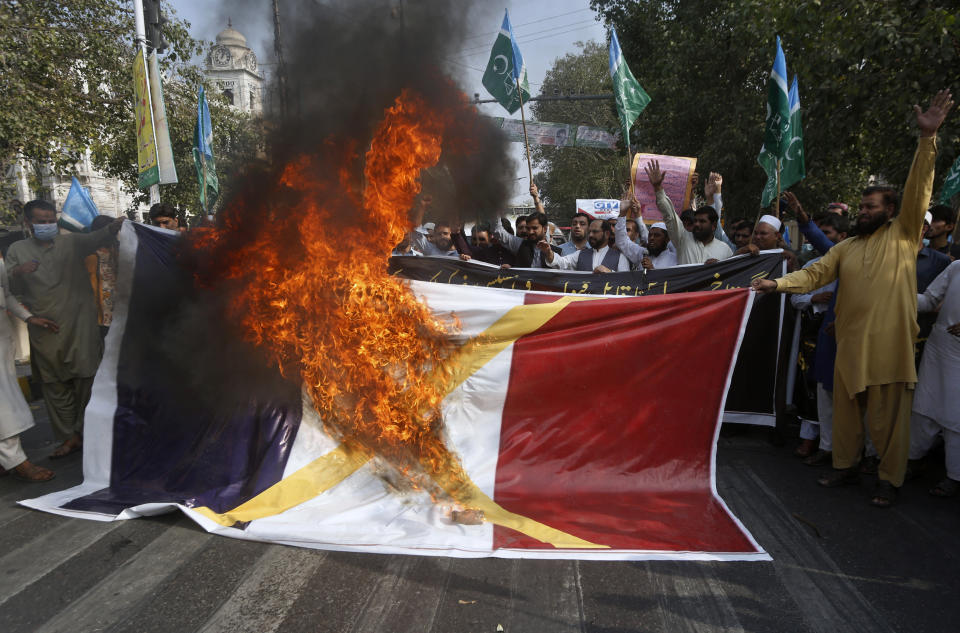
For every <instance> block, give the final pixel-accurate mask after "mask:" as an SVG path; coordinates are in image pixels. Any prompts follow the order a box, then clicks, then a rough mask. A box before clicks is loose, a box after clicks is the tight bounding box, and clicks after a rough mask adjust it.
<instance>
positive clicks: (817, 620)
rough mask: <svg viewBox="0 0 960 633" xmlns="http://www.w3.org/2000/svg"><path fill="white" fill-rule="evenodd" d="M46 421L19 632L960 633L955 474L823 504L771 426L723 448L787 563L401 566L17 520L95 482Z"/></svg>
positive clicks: (86, 524) (151, 523)
mask: <svg viewBox="0 0 960 633" xmlns="http://www.w3.org/2000/svg"><path fill="white" fill-rule="evenodd" d="M34 404H35V405H36V404H39V403H34ZM35 414H36V415H37V418H38V426H37V427H35V428H34V429H31V430H30V431H28V432H27V433H26V434H25V437H24V444H25V446H26V447H27V450H28V452H29V454H30V455H31V457H35V458H37V461H38V462H39V463H42V464H45V465H49V466H51V467H53V468H54V469H55V470H56V471H57V475H58V476H57V479H55V480H54V481H52V482H50V483H47V484H22V483H20V482H17V481H14V480H13V479H12V478H10V477H0V631H2V632H3V633H15V632H19V631H42V632H53V631H64V632H71V633H76V632H84V631H123V632H126V631H138V632H141V631H142V632H154V631H155V632H161V631H163V632H167V631H177V632H181V631H182V632H186V631H204V632H215V631H224V632H225V631H231V632H237V631H251V632H254V631H255V632H258V633H263V632H270V631H283V632H287V631H289V632H298V631H304V632H307V631H310V632H317V631H337V632H351V633H366V632H370V631H389V632H391V633H393V632H398V633H400V632H404V631H411V632H412V631H417V632H428V631H435V632H438V633H440V632H443V633H446V632H452V633H472V632H478V633H480V632H487V633H494V632H496V631H499V630H501V629H502V630H503V631H507V632H517V633H520V632H530V633H535V632H545V633H547V632H549V633H565V632H586V631H589V632H591V633H619V632H628V631H670V632H684V631H710V632H713V631H717V632H719V631H724V632H729V631H756V632H763V633H766V632H771V633H773V632H776V633H790V632H797V633H800V632H808V631H815V632H823V633H842V632H847V631H850V632H864V633H866V632H868V631H869V632H871V633H884V632H889V631H909V632H911V633H922V632H927V631H930V632H945V633H946V632H953V631H957V630H960V624H958V623H957V620H958V616H960V604H958V603H960V600H958V596H960V498H954V499H946V500H944V499H936V498H932V497H930V496H929V495H928V494H927V493H926V490H927V488H929V487H930V486H931V485H932V484H933V483H935V482H936V481H937V479H938V476H939V475H940V474H941V473H942V468H941V469H939V472H938V471H936V470H935V471H934V472H931V473H930V474H928V475H927V476H926V477H924V478H922V479H920V480H917V481H912V482H908V483H907V485H906V486H905V488H904V490H903V494H902V495H901V502H900V504H899V505H897V506H896V507H894V508H892V509H890V510H879V509H875V508H872V507H869V506H868V504H867V498H868V496H869V493H870V489H871V488H870V486H871V485H872V481H871V479H870V478H866V479H865V480H864V483H863V484H861V486H859V487H849V488H844V489H840V490H823V489H820V488H819V487H818V486H816V484H815V483H814V479H815V477H816V475H817V474H818V473H819V472H820V469H817V468H810V467H806V466H803V465H802V464H800V462H799V460H797V459H796V458H794V457H792V456H791V454H790V450H791V449H792V443H791V442H788V443H787V445H786V446H783V447H774V446H772V445H771V444H770V443H768V442H767V432H766V430H763V429H754V430H750V431H749V432H747V433H744V434H740V435H736V436H733V437H727V438H721V440H720V450H719V462H720V466H719V469H718V487H719V490H720V493H721V496H723V497H724V499H725V500H726V501H727V503H728V504H729V505H730V507H731V509H732V510H733V511H734V513H735V514H736V515H737V516H738V517H740V518H741V520H742V521H743V522H744V523H745V524H746V526H747V527H748V529H749V530H751V532H752V533H753V535H754V537H755V538H756V539H757V540H758V541H759V542H760V544H761V545H762V546H763V547H764V548H766V550H767V551H768V552H769V553H770V554H771V556H772V557H773V561H772V562H762V563H758V562H641V563H638V562H588V561H548V560H500V559H451V558H428V557H417V556H388V555H373V554H356V553H343V552H323V551H315V550H306V549H298V548H293V547H285V546H280V545H263V544H258V543H251V542H247V541H239V540H234V539H229V538H225V537H219V536H211V535H208V534H207V533H205V532H203V531H202V530H200V529H199V528H198V527H197V526H196V525H195V524H194V523H193V522H192V521H190V520H189V519H187V518H185V517H184V516H182V515H179V514H169V515H165V516H161V517H154V518H144V519H136V520H132V521H121V522H113V523H101V522H95V521H84V520H80V519H68V518H63V517H59V516H55V515H50V514H45V513H42V512H37V511H33V510H28V509H26V508H22V507H19V506H17V505H15V501H16V500H17V499H22V498H28V497H35V496H39V495H41V494H44V493H46V492H51V491H54V490H60V489H63V488H66V487H68V486H72V485H75V484H77V483H79V482H80V481H81V476H82V475H81V458H80V457H79V456H74V457H70V458H67V459H66V460H63V461H58V462H49V461H47V460H46V455H48V454H49V453H50V451H52V449H53V447H54V445H53V443H52V441H51V440H50V438H51V433H50V429H49V425H48V424H46V423H45V420H44V419H43V417H44V416H43V414H42V411H41V410H40V409H39V408H37V410H36V411H35Z"/></svg>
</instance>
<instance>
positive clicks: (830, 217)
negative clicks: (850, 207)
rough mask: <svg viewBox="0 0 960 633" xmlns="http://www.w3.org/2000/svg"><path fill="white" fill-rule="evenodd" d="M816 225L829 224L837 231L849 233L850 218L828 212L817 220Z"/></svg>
mask: <svg viewBox="0 0 960 633" xmlns="http://www.w3.org/2000/svg"><path fill="white" fill-rule="evenodd" d="M817 226H829V227H831V228H832V229H833V230H834V231H836V232H837V233H849V232H850V219H849V218H848V217H846V216H844V215H837V214H836V213H828V214H826V215H825V216H823V217H822V218H820V220H819V221H817Z"/></svg>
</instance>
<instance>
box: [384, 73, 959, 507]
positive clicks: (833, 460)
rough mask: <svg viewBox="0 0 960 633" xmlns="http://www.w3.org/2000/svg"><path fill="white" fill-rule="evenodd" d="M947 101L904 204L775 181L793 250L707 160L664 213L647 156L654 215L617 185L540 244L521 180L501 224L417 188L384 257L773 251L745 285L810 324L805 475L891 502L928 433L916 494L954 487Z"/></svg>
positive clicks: (668, 261)
mask: <svg viewBox="0 0 960 633" xmlns="http://www.w3.org/2000/svg"><path fill="white" fill-rule="evenodd" d="M952 107H953V101H952V98H951V95H950V93H949V92H948V91H943V92H941V93H939V94H938V95H936V97H934V99H933V101H932V102H931V105H930V107H929V108H928V109H927V110H925V111H922V110H920V109H919V108H917V123H918V126H919V128H920V142H919V147H918V150H917V154H916V158H915V160H914V163H913V166H912V169H911V172H910V178H909V179H908V181H907V183H906V187H905V189H904V192H903V202H902V203H901V201H900V195H899V194H898V192H897V190H896V189H894V188H893V187H890V186H886V185H876V186H871V187H867V188H866V189H865V190H864V191H863V195H862V199H861V202H860V205H859V210H858V212H857V213H856V215H855V217H851V215H852V214H851V210H850V208H849V207H848V206H847V205H846V204H844V203H842V202H835V203H831V204H829V205H827V207H826V208H825V209H823V210H822V211H821V212H820V213H817V214H815V215H814V216H813V217H811V216H810V215H809V214H807V213H806V212H805V211H804V209H803V207H802V205H801V203H800V201H799V200H798V199H797V197H796V196H795V195H793V194H792V193H790V192H785V194H784V196H783V199H782V201H783V204H784V206H785V207H786V209H787V210H789V213H791V214H792V215H793V216H794V217H795V218H796V221H797V227H798V229H799V231H800V232H801V233H802V235H803V237H804V238H805V241H806V243H805V244H804V246H803V247H802V248H801V249H799V250H797V251H794V250H792V249H791V248H790V247H789V244H788V239H787V236H786V235H785V231H786V227H785V225H784V223H783V221H782V220H781V219H779V218H778V217H775V216H774V215H762V216H761V217H760V218H758V219H757V220H756V221H751V220H749V219H746V218H740V219H735V220H732V221H728V222H726V223H721V221H720V217H721V213H722V211H723V199H722V187H723V178H722V176H721V175H720V174H717V173H711V174H710V175H709V177H708V178H707V179H706V182H705V184H704V188H703V195H702V197H701V204H694V205H692V206H691V208H689V209H685V210H684V211H683V212H681V213H679V214H678V213H677V211H676V209H675V207H674V202H673V201H672V200H671V199H670V198H669V196H667V194H666V193H665V192H664V190H663V182H664V179H665V176H666V174H665V173H664V172H663V171H662V170H661V168H660V165H659V164H658V163H657V162H656V161H651V162H650V163H648V164H647V165H645V166H644V171H645V173H646V177H647V180H648V181H649V183H650V185H651V187H652V188H653V190H654V192H655V194H656V206H657V209H658V210H659V212H660V215H661V217H662V221H659V222H655V223H653V224H652V225H650V227H649V228H648V227H647V224H646V222H644V221H643V218H642V217H641V216H640V213H639V212H638V211H639V204H638V203H637V202H636V200H635V199H634V200H630V199H628V200H624V201H622V202H621V205H620V207H621V213H620V217H619V218H617V219H616V221H611V220H601V219H596V218H592V217H591V216H589V215H587V214H585V213H576V214H575V215H574V216H573V217H572V218H571V219H570V232H569V238H568V239H567V240H566V241H564V242H563V243H561V244H559V245H557V244H554V242H553V240H552V239H550V237H548V235H547V227H548V225H549V223H548V220H547V216H546V214H545V212H544V209H543V205H542V203H541V201H540V195H539V191H538V189H537V187H536V185H532V186H531V187H530V194H531V196H532V197H533V200H534V203H535V206H536V211H535V212H534V213H532V214H530V215H527V216H520V217H519V218H517V219H516V221H515V225H514V226H513V227H511V225H510V223H509V222H508V221H507V220H505V219H503V220H501V222H500V223H494V224H492V225H491V224H484V223H478V224H477V225H476V226H475V227H474V230H473V232H472V233H471V234H468V233H467V232H466V231H465V230H463V229H462V227H460V226H450V225H449V224H448V223H443V222H437V223H436V224H430V223H427V224H420V221H422V219H423V216H424V213H425V211H429V200H426V204H424V205H423V207H422V208H421V209H420V210H419V215H417V216H416V217H417V220H418V222H417V223H418V224H419V226H418V227H417V229H415V230H414V231H412V232H411V233H410V235H409V236H408V238H407V239H406V240H405V241H404V243H403V244H402V245H401V246H400V247H398V248H397V249H396V250H395V251H394V255H404V256H409V255H434V256H446V257H458V258H460V259H462V260H479V261H482V262H485V263H488V264H493V265H497V266H501V267H521V268H555V269H560V270H577V271H592V272H594V273H607V272H612V271H626V270H640V269H654V268H668V267H671V266H677V265H691V264H702V265H710V264H712V263H715V262H717V261H720V260H724V259H727V258H729V257H732V256H736V255H757V254H758V253H760V252H762V251H769V250H773V249H782V253H783V257H784V259H785V260H786V267H787V271H788V273H789V274H788V275H786V276H785V277H783V278H781V279H778V280H776V281H774V280H767V279H761V280H756V281H755V282H754V284H753V286H754V288H755V289H756V290H758V291H760V292H770V291H774V290H776V291H780V292H789V293H793V296H792V297H791V302H790V303H791V305H792V307H793V308H794V309H795V310H797V311H798V312H799V313H800V315H801V324H802V325H801V328H802V330H805V331H807V332H809V336H808V340H806V341H805V343H806V345H805V349H803V350H800V351H799V356H800V357H798V358H797V359H796V360H797V362H798V363H800V364H801V365H803V366H804V367H805V368H806V371H805V372H803V373H804V375H803V376H801V379H800V381H799V384H801V385H802V384H803V383H809V384H808V385H807V386H808V387H809V389H808V392H809V396H810V397H809V400H810V401H811V402H812V403H813V404H812V406H811V407H808V408H807V409H806V410H801V412H800V413H801V416H800V417H801V419H802V425H801V432H800V439H801V442H800V444H799V446H798V448H797V451H796V454H797V455H798V456H799V457H802V458H803V459H804V463H805V464H807V465H821V464H828V463H829V464H832V465H833V467H834V469H835V470H834V472H832V473H830V474H828V475H824V476H822V477H820V478H819V479H818V482H819V483H820V484H821V485H823V486H825V487H836V486H841V485H846V484H852V483H857V482H858V481H859V479H860V475H861V474H864V473H875V474H876V475H877V477H878V483H877V486H876V489H875V490H874V492H873V494H872V496H871V498H870V501H871V503H872V504H873V505H875V506H878V507H889V506H891V505H892V504H893V503H894V502H895V501H896V498H897V494H898V491H899V489H900V487H901V486H902V484H903V482H904V480H905V479H906V478H907V477H911V476H914V475H915V474H917V473H918V472H919V471H920V470H921V468H923V467H924V465H925V462H923V461H922V458H924V457H925V456H926V455H927V453H929V452H930V450H931V449H932V448H933V447H934V446H935V445H936V444H937V443H938V442H940V441H941V440H942V442H943V444H944V449H945V453H946V467H947V477H946V478H944V479H943V480H942V481H941V482H940V483H938V484H937V485H936V486H934V487H933V488H932V489H931V491H930V492H931V494H933V495H936V496H954V495H956V494H958V493H960V406H958V398H957V393H958V389H957V385H960V262H957V261H955V260H957V259H958V258H960V244H957V243H955V242H953V241H952V237H951V235H952V233H953V232H954V229H955V228H956V223H957V211H956V210H955V209H953V208H952V207H950V206H948V205H944V204H937V205H933V206H932V207H931V206H929V203H930V199H931V195H932V190H933V176H934V170H933V166H934V162H935V158H936V133H937V130H938V129H939V126H940V124H941V123H942V122H943V120H944V118H945V117H946V115H947V114H948V113H949V111H950V110H951V109H952ZM835 247H836V248H835ZM951 262H953V263H951ZM841 286H842V288H841ZM917 341H919V344H917ZM797 355H798V354H795V356H797ZM793 360H794V359H793V358H791V362H793ZM918 367H919V382H918V371H917V368H918ZM790 396H791V398H794V397H796V396H795V395H794V394H790ZM801 409H802V407H801Z"/></svg>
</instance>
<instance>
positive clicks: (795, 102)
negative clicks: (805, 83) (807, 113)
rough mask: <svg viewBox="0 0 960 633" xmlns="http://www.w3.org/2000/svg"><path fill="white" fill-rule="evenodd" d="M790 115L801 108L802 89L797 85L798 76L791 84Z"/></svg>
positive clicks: (794, 77)
mask: <svg viewBox="0 0 960 633" xmlns="http://www.w3.org/2000/svg"><path fill="white" fill-rule="evenodd" d="M789 99H790V114H793V113H794V112H796V111H797V108H799V107H800V89H799V87H798V84H797V76H796V75H794V76H793V83H792V84H790V97H789Z"/></svg>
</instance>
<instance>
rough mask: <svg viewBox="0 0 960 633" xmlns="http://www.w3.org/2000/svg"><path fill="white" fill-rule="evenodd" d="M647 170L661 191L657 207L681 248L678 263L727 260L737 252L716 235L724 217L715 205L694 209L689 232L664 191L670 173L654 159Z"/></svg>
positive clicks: (675, 242) (655, 186)
mask: <svg viewBox="0 0 960 633" xmlns="http://www.w3.org/2000/svg"><path fill="white" fill-rule="evenodd" d="M644 170H645V171H646V172H647V178H648V179H649V180H650V184H651V185H652V186H653V190H654V191H655V192H656V194H657V209H659V210H660V213H661V215H663V223H664V225H665V226H666V227H667V233H669V234H670V239H671V240H672V241H673V244H674V246H675V247H676V249H677V263H679V264H704V263H707V262H710V261H719V260H721V259H727V258H728V257H730V256H731V255H733V251H731V250H730V247H729V246H727V245H726V244H724V243H723V242H721V241H720V240H718V239H716V237H715V236H716V232H717V223H718V222H719V220H720V216H719V215H718V214H717V212H716V210H715V209H714V208H713V207H709V206H706V207H699V208H698V209H697V210H696V211H695V212H694V216H693V218H694V219H693V231H692V232H688V231H687V230H686V229H684V228H683V226H681V224H680V217H679V216H678V215H677V212H676V210H675V209H674V208H673V202H671V201H670V198H669V197H668V196H667V194H666V193H665V192H664V191H663V180H664V178H665V177H666V173H665V172H662V171H660V162H659V161H655V160H653V161H650V162H649V163H647V165H646V166H645V167H644Z"/></svg>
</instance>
